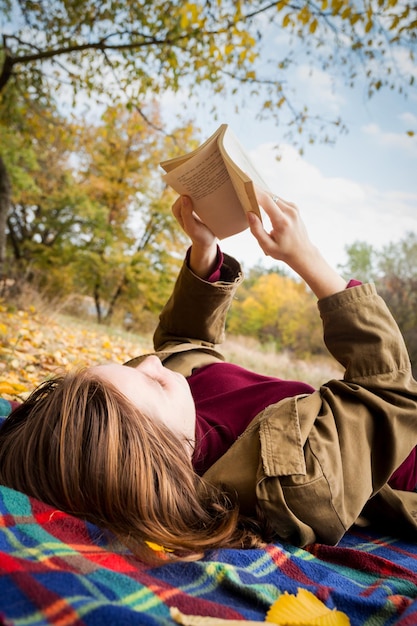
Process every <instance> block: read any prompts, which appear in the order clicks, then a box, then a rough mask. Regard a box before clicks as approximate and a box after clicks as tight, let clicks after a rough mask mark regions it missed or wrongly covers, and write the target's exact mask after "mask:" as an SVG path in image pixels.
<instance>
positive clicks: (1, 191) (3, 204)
mask: <svg viewBox="0 0 417 626" xmlns="http://www.w3.org/2000/svg"><path fill="white" fill-rule="evenodd" d="M11 193H12V186H11V183H10V178H9V175H8V173H7V169H6V166H5V164H4V161H3V159H2V158H1V156H0V280H4V278H5V275H6V224H7V216H8V213H9V210H10V202H11Z"/></svg>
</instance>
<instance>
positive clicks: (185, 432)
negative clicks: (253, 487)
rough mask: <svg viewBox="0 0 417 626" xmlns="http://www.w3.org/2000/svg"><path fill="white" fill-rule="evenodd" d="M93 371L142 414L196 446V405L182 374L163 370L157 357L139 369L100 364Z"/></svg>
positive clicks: (146, 360) (141, 365) (151, 356)
mask: <svg viewBox="0 0 417 626" xmlns="http://www.w3.org/2000/svg"><path fill="white" fill-rule="evenodd" d="M91 371H92V372H93V373H94V374H95V376H98V377H99V378H101V380H105V381H108V382H109V383H111V384H112V385H113V386H114V387H116V389H118V391H120V392H121V393H122V394H123V395H124V396H126V398H127V399H128V400H130V402H132V403H133V404H134V405H135V406H136V407H137V408H138V409H139V410H140V411H141V412H142V413H145V414H146V415H148V416H149V417H152V418H153V419H155V420H158V421H159V422H161V423H163V424H165V425H166V426H167V427H168V428H169V429H170V430H171V431H172V432H173V433H175V434H176V435H177V436H179V437H180V438H181V439H185V440H187V441H188V442H190V443H191V444H192V446H193V447H194V441H195V404H194V400H193V397H192V395H191V391H190V387H189V385H188V383H187V380H186V379H185V378H184V376H183V375H182V374H179V373H178V372H173V371H171V370H169V369H167V368H166V367H164V366H163V365H162V363H161V361H160V360H159V358H158V357H157V356H154V355H150V356H148V357H146V359H144V360H143V361H142V362H141V363H140V364H139V365H138V366H137V367H126V366H124V365H118V364H115V363H112V364H110V365H97V366H95V367H92V368H91ZM190 453H192V450H191V449H190Z"/></svg>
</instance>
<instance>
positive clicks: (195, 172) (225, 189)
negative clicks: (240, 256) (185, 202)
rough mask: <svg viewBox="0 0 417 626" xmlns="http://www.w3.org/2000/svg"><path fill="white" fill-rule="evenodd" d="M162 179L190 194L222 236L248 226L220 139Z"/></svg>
mask: <svg viewBox="0 0 417 626" xmlns="http://www.w3.org/2000/svg"><path fill="white" fill-rule="evenodd" d="M163 179H164V180H165V181H166V182H167V183H168V184H169V185H170V186H171V187H172V188H173V189H175V191H176V192H177V193H179V194H186V195H188V196H190V197H191V199H192V200H193V204H194V210H195V212H196V213H197V215H198V216H199V217H200V219H201V220H202V221H203V222H204V223H205V224H206V225H207V226H208V227H209V228H210V230H212V232H213V233H214V234H215V235H216V236H217V237H218V238H219V239H224V238H225V237H229V236H230V235H234V234H236V233H238V232H241V231H242V230H245V229H246V228H247V227H248V223H247V220H246V217H245V214H244V213H243V211H242V207H241V204H240V202H239V199H238V197H237V195H236V192H235V190H234V187H233V184H232V182H231V180H230V176H229V173H228V171H227V168H226V165H225V163H224V160H223V157H222V155H221V153H220V150H219V147H218V145H217V142H213V143H211V144H208V145H206V146H205V147H204V149H203V150H201V151H199V152H198V153H197V154H194V155H193V158H192V159H191V160H188V161H187V162H185V163H183V164H182V165H180V166H179V167H176V168H175V169H174V170H172V171H170V172H168V173H167V174H164V176H163Z"/></svg>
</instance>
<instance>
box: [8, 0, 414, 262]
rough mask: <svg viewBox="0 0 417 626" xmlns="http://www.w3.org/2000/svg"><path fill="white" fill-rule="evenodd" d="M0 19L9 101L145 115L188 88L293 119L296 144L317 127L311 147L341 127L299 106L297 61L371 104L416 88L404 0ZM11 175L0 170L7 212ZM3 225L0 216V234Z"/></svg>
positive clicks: (66, 11) (204, 5)
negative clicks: (98, 106) (163, 96)
mask: <svg viewBox="0 0 417 626" xmlns="http://www.w3.org/2000/svg"><path fill="white" fill-rule="evenodd" d="M0 11H1V13H2V15H3V24H4V27H3V39H2V46H1V49H0V65H1V67H0V92H3V93H5V91H6V90H12V91H13V92H17V91H18V92H19V93H20V95H22V96H24V97H26V98H29V99H31V101H32V102H40V101H42V102H46V101H51V99H54V98H56V97H58V96H59V98H60V100H61V102H62V99H63V97H64V100H65V102H66V103H67V104H68V102H69V101H71V100H72V103H75V102H76V101H77V99H78V98H79V96H81V94H82V96H83V97H85V96H95V97H99V96H103V97H104V96H106V97H107V100H106V102H107V103H109V102H110V101H111V102H114V100H115V99H117V98H121V99H123V100H124V101H125V102H126V101H127V102H129V103H130V104H133V105H134V106H136V107H137V108H138V110H142V107H143V102H144V100H145V99H146V97H148V96H149V95H150V94H151V96H152V97H157V95H158V94H159V93H163V92H166V91H167V90H173V91H174V92H175V91H178V90H179V89H183V88H186V89H187V90H188V91H189V92H190V93H191V94H194V95H198V92H199V88H200V86H201V85H205V84H206V85H209V86H211V88H212V89H213V90H214V91H215V92H226V91H227V92H228V93H230V94H234V95H236V94H238V95H239V98H240V101H242V100H243V101H244V99H245V97H251V98H253V97H254V96H255V95H257V96H259V106H260V114H261V115H262V114H263V115H268V116H272V117H274V118H275V119H276V120H277V121H280V120H281V118H282V116H283V115H285V116H286V117H285V118H284V120H285V123H287V124H288V129H289V131H290V132H293V133H294V135H295V136H297V134H298V133H299V131H301V130H303V129H304V127H305V125H306V124H307V123H308V124H309V126H308V128H309V129H310V130H309V132H308V134H307V138H306V140H310V141H312V140H314V139H315V137H316V134H317V133H322V132H323V133H325V132H326V131H327V129H328V127H329V125H330V124H334V125H336V126H340V125H341V121H340V120H339V119H336V120H320V115H318V116H316V115H315V114H314V112H313V113H312V114H311V113H310V112H309V111H308V110H307V108H306V107H305V103H303V102H297V101H296V99H294V95H293V94H292V93H291V92H290V91H289V88H288V84H289V83H288V82H287V72H291V71H292V69H293V66H294V63H296V62H297V59H301V58H302V59H303V61H304V60H307V61H308V62H310V64H311V66H312V67H321V68H324V69H325V70H326V71H327V72H330V73H331V72H333V73H336V74H337V75H338V76H339V75H340V74H343V75H344V77H345V80H346V83H347V84H353V83H354V82H355V81H356V80H358V79H363V80H364V81H365V84H366V85H367V88H368V93H369V94H372V93H373V92H374V91H376V90H379V89H381V88H383V87H389V88H397V89H399V90H406V89H409V88H412V83H413V77H412V70H411V69H410V71H409V72H408V73H407V72H406V71H405V70H402V71H400V69H399V68H400V65H399V63H398V62H397V61H398V54H404V53H405V54H406V55H408V56H409V58H410V59H411V60H412V61H413V60H414V57H413V54H414V49H415V43H416V12H415V6H414V5H413V3H412V2H411V1H410V2H409V1H407V0H366V2H365V0H362V1H360V2H359V3H358V2H353V0H322V1H321V2H320V3H316V2H312V1H311V0H295V1H294V2H289V0H278V1H277V2H270V1H268V0H245V2H243V1H240V0H224V1H217V2H215V1H211V0H200V1H199V2H174V1H172V0H156V1H155V2H146V1H142V2H140V1H137V0H123V2H122V1H121V0H115V1H114V2H112V3H110V4H109V3H98V2H96V0H77V1H76V2H67V1H65V0H57V1H54V2H34V1H33V0H19V1H18V0H0ZM274 31H275V33H278V32H280V31H284V32H285V33H288V35H289V40H288V42H287V43H286V45H284V46H282V47H280V48H277V46H274V48H273V50H272V53H271V56H270V57H269V58H268V57H266V56H265V54H264V51H263V43H264V41H265V36H268V35H271V33H272V34H273V33H274ZM397 53H398V54H397ZM109 98H111V100H110V99H109ZM61 112H62V111H61ZM142 112H143V111H142ZM314 122H319V124H320V125H321V126H319V127H317V126H316V125H315V124H314ZM409 132H410V133H412V132H413V131H412V130H410V131H409ZM325 136H326V135H325ZM0 158H4V157H2V155H0ZM3 165H4V163H3ZM6 172H7V170H6V169H5V167H3V166H1V167H0V175H1V173H3V179H2V180H1V182H0V190H1V191H2V195H1V197H2V202H1V203H0V211H3V212H4V211H5V210H7V201H6V200H5V199H7V197H8V193H7V189H8V185H7V174H6ZM5 190H6V191H5ZM4 222H5V218H4V215H0V228H1V225H2V224H4ZM3 240H4V236H0V247H1V242H2V241H3ZM1 258H2V254H1V253H0V260H1ZM0 273H1V269H0Z"/></svg>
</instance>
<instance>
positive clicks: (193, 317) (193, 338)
mask: <svg viewBox="0 0 417 626" xmlns="http://www.w3.org/2000/svg"><path fill="white" fill-rule="evenodd" d="M241 282H242V273H241V267H240V265H239V263H238V262H237V261H236V260H235V259H234V258H233V257H230V256H228V255H227V254H224V261H223V265H222V267H221V272H220V280H218V281H217V282H214V283H210V282H207V281H205V280H202V279H201V278H199V277H198V276H196V275H195V274H194V273H193V272H192V271H191V270H190V269H189V267H188V266H187V264H186V263H184V264H183V266H182V268H181V270H180V273H179V275H178V278H177V281H176V283H175V286H174V290H173V293H172V295H171V297H170V298H169V300H168V302H167V303H166V305H165V307H164V308H163V310H162V312H161V314H160V316H159V324H158V326H157V328H156V331H155V334H154V348H155V350H166V349H167V348H171V347H173V346H175V345H177V344H186V343H194V344H199V345H202V346H209V347H213V346H214V345H215V344H219V343H221V342H222V341H223V340H224V329H225V323H226V316H227V312H228V310H229V308H230V305H231V302H232V300H233V297H234V295H235V292H236V289H237V288H238V286H239V284H240V283H241Z"/></svg>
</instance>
